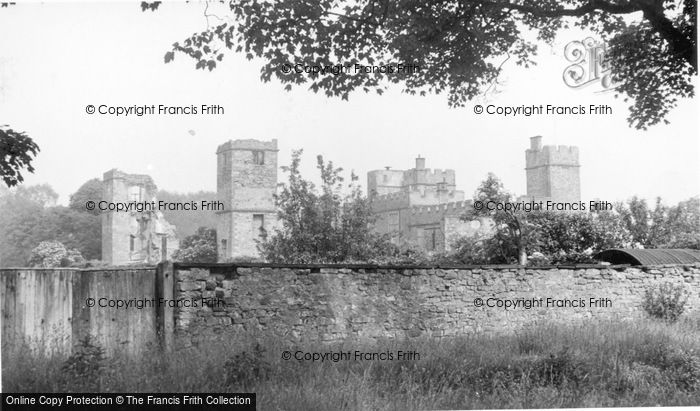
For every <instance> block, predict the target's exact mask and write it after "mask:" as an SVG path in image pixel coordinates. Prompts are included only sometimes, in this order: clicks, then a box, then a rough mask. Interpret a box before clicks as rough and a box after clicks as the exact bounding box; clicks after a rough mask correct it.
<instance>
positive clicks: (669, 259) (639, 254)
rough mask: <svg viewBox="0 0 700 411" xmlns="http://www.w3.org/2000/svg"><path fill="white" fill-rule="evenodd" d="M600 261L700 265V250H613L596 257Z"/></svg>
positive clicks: (635, 263)
mask: <svg viewBox="0 0 700 411" xmlns="http://www.w3.org/2000/svg"><path fill="white" fill-rule="evenodd" d="M595 258H596V259H597V260H600V261H607V262H609V263H610V264H630V265H662V264H693V263H700V250H692V249H685V248H684V249H671V248H669V249H652V250H639V249H634V248H613V249H610V250H605V251H601V252H600V253H598V254H596V255H595Z"/></svg>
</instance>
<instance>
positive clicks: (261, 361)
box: [224, 344, 272, 389]
mask: <svg viewBox="0 0 700 411" xmlns="http://www.w3.org/2000/svg"><path fill="white" fill-rule="evenodd" d="M264 356H265V350H264V349H263V348H262V346H261V345H260V344H256V345H255V347H254V348H253V351H252V352H248V351H243V352H241V353H238V354H236V355H234V356H233V357H231V358H229V359H228V360H227V361H226V362H225V363H224V372H225V375H226V385H228V386H231V385H240V386H242V387H243V388H244V389H246V388H248V387H250V386H252V385H253V384H255V383H256V382H258V381H264V380H266V379H267V378H269V375H270V371H271V369H272V368H271V366H270V364H269V363H268V362H267V361H266V360H265V358H264Z"/></svg>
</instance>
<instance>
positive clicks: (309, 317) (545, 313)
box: [175, 265, 700, 343]
mask: <svg viewBox="0 0 700 411" xmlns="http://www.w3.org/2000/svg"><path fill="white" fill-rule="evenodd" d="M666 281H669V282H673V283H682V284H685V286H686V287H687V289H688V290H689V291H690V292H691V295H690V298H689V301H688V311H689V312H690V313H691V314H689V315H697V313H698V311H700V265H695V266H659V267H641V268H638V267H634V268H632V267H605V266H589V267H579V268H575V267H571V268H566V267H559V268H557V267H547V268H541V269H538V268H521V267H493V266H484V267H474V268H464V269H435V268H411V267H406V268H390V267H386V268H382V267H365V268H361V267H354V268H352V267H348V268H338V267H324V268H321V267H319V268H310V267H309V268H291V267H290V268H283V267H273V266H267V267H265V266H247V267H238V268H236V267H234V266H224V265H221V266H217V267H210V268H195V267H191V266H189V267H188V266H182V267H180V268H178V267H177V266H176V272H175V289H176V295H178V298H182V299H184V298H190V299H191V298H194V299H202V298H205V299H214V300H213V301H215V302H216V303H215V304H212V305H211V306H201V307H197V308H191V307H190V308H183V309H179V310H176V312H175V328H176V335H179V337H180V340H181V341H184V342H185V343H188V342H191V341H192V340H193V339H196V338H198V337H197V336H200V335H206V333H207V331H216V332H224V333H231V335H232V338H233V337H234V336H235V335H236V334H239V333H242V332H251V331H265V332H272V333H274V334H276V335H278V336H280V338H283V339H288V340H294V339H310V340H319V341H339V340H343V339H346V338H356V339H365V340H370V339H374V338H384V337H391V338H406V337H408V338H412V337H419V336H432V337H445V336H455V335H460V334H464V333H469V332H473V331H487V332H497V331H510V330H517V329H520V328H522V327H526V326H528V325H530V324H533V323H536V322H538V321H543V320H553V321H564V322H571V321H577V320H588V319H594V318H595V319H608V318H609V319H612V318H621V319H634V318H636V317H638V316H640V315H644V314H643V311H642V309H641V307H640V303H641V301H642V297H643V294H644V290H645V288H646V287H647V286H650V285H652V284H657V283H660V282H666ZM533 298H543V299H545V301H546V299H547V298H553V299H560V300H561V299H570V300H572V301H574V300H579V299H582V300H583V301H585V303H586V304H589V303H590V301H591V298H593V299H596V301H599V300H598V299H601V298H602V299H604V300H603V301H609V306H599V307H590V306H587V307H583V308H556V307H539V308H538V307H535V308H531V309H525V308H522V307H521V308H516V309H510V310H505V309H503V308H497V307H493V308H492V307H485V306H481V307H479V306H477V305H478V304H479V303H478V302H477V300H476V299H481V301H483V302H484V304H488V303H489V302H492V303H495V302H496V301H497V300H493V299H500V301H505V300H508V299H509V300H517V299H527V300H532V299H533ZM489 299H491V300H489ZM605 299H607V300H605Z"/></svg>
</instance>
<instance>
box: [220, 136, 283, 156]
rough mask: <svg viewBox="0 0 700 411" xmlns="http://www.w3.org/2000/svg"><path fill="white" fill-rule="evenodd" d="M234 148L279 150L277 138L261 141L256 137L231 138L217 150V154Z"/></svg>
mask: <svg viewBox="0 0 700 411" xmlns="http://www.w3.org/2000/svg"><path fill="white" fill-rule="evenodd" d="M232 150H264V151H279V150H278V149H277V139H276V138H275V139H272V141H260V140H255V139H242V140H229V141H227V142H225V143H224V144H221V145H220V146H219V147H218V148H217V150H216V154H219V153H222V152H224V151H232Z"/></svg>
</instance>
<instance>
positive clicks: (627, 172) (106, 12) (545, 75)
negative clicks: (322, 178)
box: [0, 2, 700, 203]
mask: <svg viewBox="0 0 700 411" xmlns="http://www.w3.org/2000/svg"><path fill="white" fill-rule="evenodd" d="M203 9H204V6H203V5H201V4H197V3H195V4H190V5H185V4H165V5H163V6H161V9H160V10H158V11H157V12H155V13H151V12H147V13H142V12H141V11H140V9H139V7H138V2H134V3H130V2H129V3H127V2H118V3H104V2H102V3H99V4H89V3H59V4H49V5H47V4H43V5H42V4H21V5H17V6H14V7H10V8H3V9H0V39H2V41H0V124H9V125H11V126H12V127H13V128H14V129H18V130H23V131H26V132H27V133H28V134H29V135H30V136H31V137H32V138H34V140H35V141H36V142H37V143H38V144H39V146H40V147H41V153H40V154H39V156H38V158H37V159H36V161H35V167H36V172H35V173H34V174H33V175H28V176H27V178H26V183H25V184H37V183H48V184H50V185H51V186H53V187H54V189H55V190H56V191H57V192H58V193H59V194H60V199H59V202H61V203H67V200H68V196H69V195H70V194H71V193H72V192H74V191H75V190H76V189H77V188H78V187H79V186H80V185H81V184H82V183H83V182H85V181H86V180H88V179H90V178H95V177H101V176H102V173H103V172H104V171H106V170H109V169H111V168H119V169H121V170H123V171H126V172H130V173H147V174H150V175H151V176H152V177H153V178H154V179H155V182H156V184H157V185H158V187H159V188H162V189H167V190H172V191H180V192H190V191H198V190H211V191H214V190H215V189H216V157H215V152H216V148H217V146H218V145H219V144H221V143H223V142H225V141H227V140H229V139H244V138H255V139H263V140H270V139H273V138H277V139H278V140H279V148H280V162H281V164H280V165H283V164H287V163H288V162H289V158H290V154H291V151H292V150H293V149H295V148H303V149H304V150H305V154H306V156H305V159H304V160H305V162H306V166H305V168H304V170H305V172H306V173H307V175H308V176H311V175H312V173H313V174H315V172H314V169H313V165H314V162H315V160H314V156H315V155H316V154H323V155H324V156H325V157H326V158H328V159H331V160H334V161H335V162H336V163H337V164H338V165H340V166H343V167H344V168H345V169H347V170H350V169H354V170H355V171H356V172H357V173H359V174H360V176H362V181H363V182H364V181H365V175H366V172H367V171H368V170H372V169H380V168H383V167H384V166H392V167H393V168H401V169H403V168H410V167H412V166H413V163H414V158H415V157H416V156H417V155H418V154H420V155H422V156H423V157H426V158H427V166H428V167H430V168H452V169H455V170H456V172H457V185H458V187H459V188H460V189H462V190H464V191H466V192H467V196H468V197H470V196H471V194H472V193H473V192H474V190H475V189H476V187H477V185H478V184H479V182H480V181H481V180H483V179H484V177H485V176H486V174H487V173H488V172H490V171H492V172H494V173H496V174H497V175H498V176H499V177H501V179H502V180H503V182H504V184H505V186H506V188H507V189H509V190H510V191H512V192H514V193H516V194H524V193H525V172H524V170H523V169H524V167H525V154H524V150H525V149H526V148H527V147H528V144H529V137H531V136H533V135H538V134H539V135H542V136H543V142H544V144H561V145H576V146H578V147H579V149H580V160H581V165H582V168H581V188H582V197H583V199H584V200H588V199H592V198H600V199H603V200H610V201H614V200H621V199H626V198H629V197H631V196H633V195H639V196H642V197H646V198H653V197H656V196H661V197H662V198H663V199H664V200H665V201H666V202H667V203H676V202H677V201H679V200H683V199H686V198H689V197H691V196H693V195H698V194H699V193H700V173H699V171H698V164H699V163H700V162H699V161H698V160H699V157H700V148H699V138H698V115H697V99H695V100H685V101H681V102H680V104H679V106H678V107H677V108H676V109H675V110H673V111H672V112H671V114H670V115H669V116H668V120H669V121H670V122H671V124H670V125H667V126H665V125H660V126H655V127H652V128H651V129H650V130H649V131H646V132H644V131H637V130H634V129H630V128H629V127H628V126H627V123H626V116H627V109H626V104H624V103H622V102H621V101H619V100H616V99H614V98H613V95H612V93H599V92H598V91H600V88H599V87H589V88H585V89H571V88H569V87H567V86H566V85H565V84H564V83H563V81H562V72H563V71H564V69H565V68H566V67H567V66H568V65H569V64H570V63H568V62H567V61H566V60H565V58H564V55H563V49H564V46H565V45H566V44H567V43H568V42H570V41H572V40H581V39H583V38H584V37H586V33H581V32H577V31H571V32H568V33H565V34H562V35H561V36H560V37H559V38H558V39H557V40H556V44H554V46H553V47H550V46H548V45H541V47H540V54H539V56H538V57H537V62H538V65H537V66H536V67H534V68H529V69H525V68H520V67H517V66H515V65H514V64H506V66H505V73H504V76H503V80H504V84H503V85H502V86H501V87H500V91H501V92H500V93H498V94H497V95H492V96H490V97H489V98H488V101H479V103H482V104H484V103H486V104H489V103H491V104H497V105H504V106H505V105H513V106H515V105H520V104H528V105H530V104H537V105H539V104H545V105H546V104H554V105H579V104H581V105H584V106H588V105H589V104H608V105H611V106H612V107H613V115H611V116H580V117H571V116H559V117H545V116H532V117H517V118H512V117H511V118H503V117H497V116H487V115H481V116H479V115H476V114H474V112H473V105H474V104H476V102H474V103H470V104H469V105H468V106H467V107H465V108H457V109H451V108H448V106H447V97H446V96H445V95H438V96H428V97H418V96H408V95H404V94H401V93H400V92H399V91H398V90H391V91H390V92H389V93H387V94H385V95H383V96H378V95H376V94H367V95H365V94H362V93H356V94H353V95H351V97H350V101H349V102H346V101H341V100H337V99H328V98H326V97H325V96H323V95H320V94H314V93H313V92H311V91H308V90H306V88H305V87H298V88H295V89H293V90H292V91H291V92H285V91H284V90H283V86H281V85H280V84H279V83H278V82H276V81H273V82H271V83H267V84H263V83H262V82H261V81H260V79H259V69H260V66H261V63H260V62H259V61H246V60H245V59H243V58H242V57H241V56H239V55H236V54H232V53H231V54H228V55H227V56H226V57H225V59H224V61H223V62H222V63H221V64H220V65H219V67H218V68H217V69H215V70H214V71H213V72H208V71H206V72H204V71H202V70H195V69H194V62H193V61H192V60H191V59H189V58H186V57H185V56H182V55H176V57H175V61H174V62H173V63H170V64H164V62H163V55H164V53H165V52H166V51H168V50H169V47H170V45H171V44H172V43H173V42H175V41H180V40H182V39H184V38H185V37H187V36H189V35H190V34H191V33H192V32H194V31H201V30H203V29H204V28H205V27H206V20H205V18H204V17H203V14H202V13H203ZM88 104H93V105H96V106H98V105H101V104H106V105H112V106H118V105H123V106H131V105H135V104H136V105H143V104H148V105H150V104H156V105H158V104H165V105H171V106H174V105H186V106H189V105H190V104H194V105H197V106H199V105H201V104H218V105H221V106H223V107H224V109H225V115H221V116H199V115H198V116H162V117H158V116H144V117H129V118H124V117H120V118H117V117H113V116H104V115H89V114H87V113H86V112H85V107H86V105H88ZM191 131H193V132H191ZM193 134H194V135H193Z"/></svg>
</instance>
